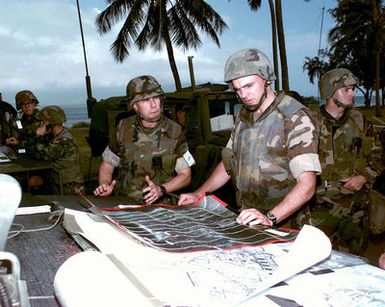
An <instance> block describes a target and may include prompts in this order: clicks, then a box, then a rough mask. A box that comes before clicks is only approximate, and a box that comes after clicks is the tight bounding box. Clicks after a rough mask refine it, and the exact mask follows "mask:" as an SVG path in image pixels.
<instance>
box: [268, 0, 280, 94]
mask: <svg viewBox="0 0 385 307" xmlns="http://www.w3.org/2000/svg"><path fill="white" fill-rule="evenodd" d="M269 7H270V16H271V42H272V46H273V64H274V73H275V76H276V77H277V79H275V81H274V88H275V90H276V91H279V69H278V51H277V25H276V22H275V20H276V16H275V9H274V2H273V0H269Z"/></svg>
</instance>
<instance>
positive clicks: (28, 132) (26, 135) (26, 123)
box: [18, 109, 52, 156]
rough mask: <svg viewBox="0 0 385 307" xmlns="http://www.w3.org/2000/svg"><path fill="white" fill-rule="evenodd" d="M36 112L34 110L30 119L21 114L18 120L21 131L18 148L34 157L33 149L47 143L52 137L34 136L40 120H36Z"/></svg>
mask: <svg viewBox="0 0 385 307" xmlns="http://www.w3.org/2000/svg"><path fill="white" fill-rule="evenodd" d="M37 112H38V110H37V109H36V110H35V112H34V114H33V115H32V116H31V117H27V116H25V114H23V115H22V116H21V118H20V123H21V125H22V127H23V128H22V130H19V142H20V144H19V145H18V147H19V148H22V149H25V150H26V153H27V154H28V155H31V156H33V155H34V149H35V148H36V146H37V145H38V144H45V143H46V142H49V141H50V140H51V139H52V137H51V136H50V135H45V136H42V137H37V136H36V129H37V128H38V127H39V125H40V120H38V119H37V118H36V114H37Z"/></svg>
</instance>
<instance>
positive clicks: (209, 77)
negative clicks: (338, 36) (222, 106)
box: [0, 0, 337, 105]
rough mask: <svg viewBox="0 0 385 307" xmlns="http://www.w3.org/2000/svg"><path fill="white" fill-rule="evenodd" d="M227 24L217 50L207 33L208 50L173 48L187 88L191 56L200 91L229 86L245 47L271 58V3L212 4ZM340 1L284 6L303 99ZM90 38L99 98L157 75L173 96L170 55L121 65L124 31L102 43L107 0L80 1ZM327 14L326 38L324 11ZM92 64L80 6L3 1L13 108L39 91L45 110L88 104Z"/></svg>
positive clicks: (313, 91)
mask: <svg viewBox="0 0 385 307" xmlns="http://www.w3.org/2000/svg"><path fill="white" fill-rule="evenodd" d="M206 2H208V3H209V4H210V5H211V6H212V7H213V8H214V9H215V10H216V11H217V12H218V13H219V14H220V15H221V16H222V18H223V19H224V20H225V22H226V23H227V25H228V29H226V30H225V31H224V32H223V33H222V35H220V36H219V40H220V43H221V47H220V48H219V47H217V46H216V45H215V44H214V43H213V42H212V41H210V40H209V39H208V38H207V37H206V36H205V35H203V34H202V36H201V38H202V42H203V44H202V47H200V48H199V49H197V50H189V51H186V52H182V51H181V50H178V49H174V51H175V55H176V60H177V66H178V70H179V74H180V77H181V81H182V85H183V86H190V74H189V69H188V61H187V57H188V56H193V65H194V73H195V80H196V84H199V83H206V82H212V83H223V68H224V64H225V62H226V59H227V58H228V57H229V56H230V55H231V54H232V53H234V52H236V51H238V50H240V49H244V48H258V49H260V50H262V51H263V52H265V53H266V55H267V56H268V57H270V59H272V47H271V24H270V11H269V7H268V1H262V7H261V8H260V9H259V10H258V11H256V12H252V11H251V10H250V9H249V7H248V5H247V1H246V0H231V1H228V0H207V1H206ZM336 3H337V0H310V1H309V2H305V1H304V0H283V1H282V5H283V21H284V25H285V36H286V49H287V58H288V66H289V80H290V88H291V89H292V90H296V91H298V92H299V93H300V94H301V95H304V96H316V97H317V95H318V93H317V86H316V85H314V84H313V85H312V84H311V83H310V82H309V78H308V76H307V74H306V72H304V71H303V64H304V61H305V57H314V56H316V55H317V52H318V48H319V45H320V44H319V41H320V37H321V48H325V47H327V33H328V31H329V30H330V29H331V28H333V27H334V20H333V19H332V18H331V16H330V14H329V13H328V10H329V9H331V8H334V7H335V6H336ZM79 4H80V10H81V18H82V22H83V32H84V36H85V45H86V49H87V51H86V55H87V60H88V72H89V76H90V78H91V82H92V93H93V96H94V97H95V98H96V99H98V100H99V99H103V98H108V97H111V96H120V95H125V90H126V85H127V83H128V81H129V80H130V79H132V78H134V77H136V76H139V75H145V74H150V75H153V76H154V77H155V78H156V79H157V80H158V81H159V82H160V83H161V85H162V87H163V89H164V90H166V91H174V90H175V86H174V81H173V77H172V73H171V69H170V67H169V63H168V58H167V54H166V51H165V50H163V51H161V52H155V51H153V50H152V49H148V50H146V51H145V52H139V51H138V50H137V49H136V47H133V48H132V49H131V50H130V56H129V57H128V58H127V59H126V60H125V61H124V62H123V63H118V62H116V61H115V60H114V59H113V56H112V54H111V52H110V46H111V44H112V43H113V41H114V40H115V37H116V35H117V33H118V31H119V30H120V28H121V24H117V25H115V26H114V27H113V29H112V30H111V31H110V32H109V33H108V34H105V35H103V36H101V35H100V34H98V32H97V30H96V26H95V18H96V16H97V15H98V14H99V13H100V12H101V11H103V10H104V9H105V8H106V7H107V4H106V1H104V0H79ZM323 6H324V7H325V11H324V12H325V13H324V21H323V28H322V36H321V35H320V34H321V17H322V7H323ZM85 76H86V71H85V63H84V55H83V49H82V41H81V36H80V27H79V20H78V12H77V6H76V0H14V1H6V0H0V92H1V93H2V98H3V100H5V101H8V102H10V103H12V104H14V97H15V94H16V93H17V92H18V91H20V90H23V89H30V90H32V91H33V92H34V93H35V95H36V96H37V97H38V99H39V100H40V102H41V104H42V105H49V104H58V105H73V104H82V103H85V101H86V97H87V94H86V87H85Z"/></svg>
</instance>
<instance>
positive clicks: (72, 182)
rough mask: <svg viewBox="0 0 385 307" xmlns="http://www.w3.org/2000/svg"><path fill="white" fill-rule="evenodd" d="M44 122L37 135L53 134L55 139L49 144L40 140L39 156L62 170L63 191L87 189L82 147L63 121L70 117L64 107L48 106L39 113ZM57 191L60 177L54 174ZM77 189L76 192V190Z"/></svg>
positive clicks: (55, 190) (65, 192)
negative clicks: (84, 184)
mask: <svg viewBox="0 0 385 307" xmlns="http://www.w3.org/2000/svg"><path fill="white" fill-rule="evenodd" d="M36 117H37V119H38V120H40V121H41V123H40V126H39V127H38V128H37V129H36V135H37V136H39V137H43V136H46V135H51V136H52V139H51V140H50V141H49V142H46V143H39V142H38V143H37V144H36V148H35V157H36V158H37V159H42V160H46V161H49V162H51V163H52V165H53V166H54V167H55V169H56V170H57V171H58V172H59V173H60V176H61V183H62V187H63V194H73V193H75V192H76V191H83V189H84V187H83V183H84V179H83V174H82V172H81V169H80V159H79V150H78V147H77V145H76V143H75V141H74V138H73V136H72V134H71V133H70V131H69V130H68V128H66V127H65V126H64V125H63V123H64V122H66V120H67V117H66V114H65V112H64V110H63V109H62V108H61V107H59V106H47V107H44V108H43V109H42V110H41V111H40V112H39V113H38V114H37V115H36ZM52 176H53V178H52V179H53V180H50V181H48V180H47V181H46V182H53V191H54V193H55V194H59V192H60V191H59V188H60V177H59V176H58V175H57V174H52ZM75 190H76V191H75Z"/></svg>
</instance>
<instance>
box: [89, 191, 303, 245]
mask: <svg viewBox="0 0 385 307" xmlns="http://www.w3.org/2000/svg"><path fill="white" fill-rule="evenodd" d="M93 211H94V210H93ZM94 212H95V211H94ZM96 212H97V211H96ZM99 214H102V215H104V216H107V217H108V218H110V219H111V220H112V221H113V222H114V223H116V224H117V225H118V226H119V227H121V228H123V229H125V230H127V231H129V232H130V233H131V234H134V235H135V237H137V238H139V239H140V240H142V241H143V242H145V243H146V244H148V245H150V246H151V247H154V248H157V249H161V250H163V251H167V252H191V251H201V250H213V249H230V248H235V247H241V246H257V245H263V244H267V243H272V242H288V241H293V240H294V239H295V238H296V236H297V232H296V231H293V230H288V229H273V228H271V227H266V226H259V227H256V228H255V229H253V228H250V227H247V226H244V225H240V224H238V223H237V222H236V217H237V215H236V214H235V213H233V212H232V211H230V210H228V209H226V207H224V206H223V205H222V204H221V203H220V202H218V201H216V200H215V198H205V199H204V200H203V201H202V202H200V203H199V204H198V205H196V206H178V207H175V206H167V205H146V206H139V207H138V206H136V207H134V208H126V209H124V210H121V209H120V210H102V211H100V212H99Z"/></svg>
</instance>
